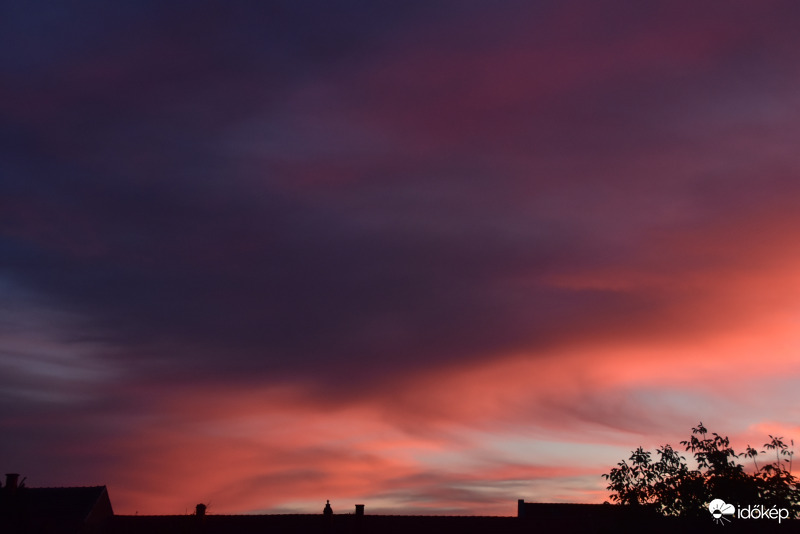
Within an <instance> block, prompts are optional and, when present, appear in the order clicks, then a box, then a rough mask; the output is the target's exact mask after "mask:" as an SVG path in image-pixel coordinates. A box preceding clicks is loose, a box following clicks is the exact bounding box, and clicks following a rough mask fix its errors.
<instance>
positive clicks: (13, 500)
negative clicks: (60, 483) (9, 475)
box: [0, 486, 113, 533]
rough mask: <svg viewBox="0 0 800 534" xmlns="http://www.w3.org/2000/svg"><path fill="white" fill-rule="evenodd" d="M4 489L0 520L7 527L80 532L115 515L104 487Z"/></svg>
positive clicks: (49, 531)
mask: <svg viewBox="0 0 800 534" xmlns="http://www.w3.org/2000/svg"><path fill="white" fill-rule="evenodd" d="M3 489H4V491H0V518H1V519H2V523H3V524H4V525H5V526H11V527H14V528H23V529H29V530H30V529H33V530H32V531H35V532H46V533H51V532H52V533H62V532H63V533H66V532H77V531H78V530H79V529H81V528H82V527H83V526H85V525H91V524H99V523H100V522H102V521H103V520H105V519H106V518H108V517H110V516H111V515H112V514H113V511H112V509H111V501H110V500H109V498H108V492H107V490H106V487H105V486H93V487H77V488H27V487H21V488H17V489H16V490H14V491H13V492H9V491H5V490H6V488H3Z"/></svg>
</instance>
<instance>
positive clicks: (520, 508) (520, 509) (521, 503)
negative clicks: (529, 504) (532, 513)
mask: <svg viewBox="0 0 800 534" xmlns="http://www.w3.org/2000/svg"><path fill="white" fill-rule="evenodd" d="M517 517H525V499H517Z"/></svg>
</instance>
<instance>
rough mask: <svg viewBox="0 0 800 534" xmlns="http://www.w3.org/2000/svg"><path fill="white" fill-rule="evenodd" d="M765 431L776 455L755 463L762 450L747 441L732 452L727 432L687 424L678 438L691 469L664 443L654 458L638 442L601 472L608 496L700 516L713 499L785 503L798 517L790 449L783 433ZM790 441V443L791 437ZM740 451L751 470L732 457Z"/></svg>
mask: <svg viewBox="0 0 800 534" xmlns="http://www.w3.org/2000/svg"><path fill="white" fill-rule="evenodd" d="M769 437H770V441H769V442H768V443H765V444H764V448H765V449H767V450H770V451H772V450H774V451H775V461H774V462H771V463H770V462H766V461H763V462H762V463H763V465H762V466H761V467H759V465H758V462H757V461H756V457H757V456H758V455H759V454H762V455H763V454H767V453H765V452H764V451H760V452H759V451H757V450H756V449H754V448H753V447H751V446H750V445H747V449H746V451H745V452H744V453H741V454H737V453H736V452H735V451H734V450H733V448H732V447H731V445H730V440H729V439H728V438H727V437H723V436H720V435H719V434H717V433H716V432H712V433H711V434H709V432H708V429H706V427H704V426H703V423H702V422H701V423H700V424H698V425H697V426H696V427H694V428H692V435H691V437H690V438H689V439H688V440H686V441H681V442H680V443H681V445H683V446H684V447H685V450H686V451H687V452H691V453H692V456H693V457H694V462H695V464H696V465H697V469H690V468H689V466H688V464H687V463H686V458H685V457H684V456H682V455H681V454H679V453H678V452H676V451H675V450H674V449H673V448H672V447H671V446H669V445H664V446H663V447H660V448H658V449H656V455H655V456H656V457H657V459H656V460H654V459H653V458H654V455H653V454H652V453H650V452H649V451H645V450H644V449H643V448H642V447H639V448H637V449H636V450H635V451H633V452H632V454H631V456H630V458H629V459H628V461H625V460H622V461H621V462H619V463H618V464H617V467H614V468H612V469H611V471H610V472H609V473H607V474H604V475H603V477H604V478H605V479H606V480H608V487H607V489H608V490H609V491H611V496H610V500H611V501H612V502H615V503H618V504H622V505H629V506H647V507H650V508H653V509H655V510H656V511H658V512H660V513H662V514H664V515H667V516H675V517H700V516H707V515H708V504H709V503H710V502H711V501H712V500H714V499H722V500H724V501H725V502H728V503H736V504H739V505H760V504H763V505H764V506H765V507H772V506H776V507H777V508H785V509H788V510H789V514H790V517H798V515H799V514H800V488H799V487H798V479H797V478H796V477H795V476H794V475H792V457H793V456H794V451H793V450H792V449H791V448H790V446H789V445H787V444H786V443H785V442H784V441H783V438H782V437H775V436H772V435H770V436H769ZM790 445H791V446H792V447H793V446H794V441H793V440H790ZM739 456H744V457H745V458H750V459H752V460H753V466H754V468H755V472H754V473H753V474H748V473H747V472H746V471H745V469H744V466H742V465H741V464H740V463H738V462H737V461H736V460H737V459H738V458H739Z"/></svg>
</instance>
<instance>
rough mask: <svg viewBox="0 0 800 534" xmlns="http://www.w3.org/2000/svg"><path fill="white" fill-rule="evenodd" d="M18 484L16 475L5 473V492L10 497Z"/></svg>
mask: <svg viewBox="0 0 800 534" xmlns="http://www.w3.org/2000/svg"><path fill="white" fill-rule="evenodd" d="M18 483H19V474H18V473H6V491H7V492H8V493H11V494H12V495H13V494H14V493H15V492H16V491H17V484H18Z"/></svg>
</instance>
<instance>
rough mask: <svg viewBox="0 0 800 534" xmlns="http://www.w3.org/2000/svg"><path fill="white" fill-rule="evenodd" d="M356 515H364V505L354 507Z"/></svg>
mask: <svg viewBox="0 0 800 534" xmlns="http://www.w3.org/2000/svg"><path fill="white" fill-rule="evenodd" d="M356 515H364V505H363V504H357V505H356Z"/></svg>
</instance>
